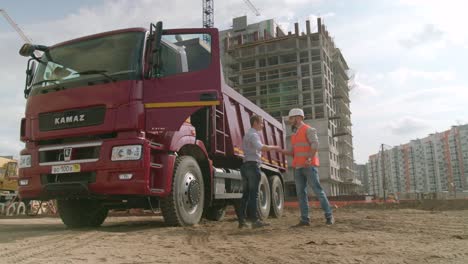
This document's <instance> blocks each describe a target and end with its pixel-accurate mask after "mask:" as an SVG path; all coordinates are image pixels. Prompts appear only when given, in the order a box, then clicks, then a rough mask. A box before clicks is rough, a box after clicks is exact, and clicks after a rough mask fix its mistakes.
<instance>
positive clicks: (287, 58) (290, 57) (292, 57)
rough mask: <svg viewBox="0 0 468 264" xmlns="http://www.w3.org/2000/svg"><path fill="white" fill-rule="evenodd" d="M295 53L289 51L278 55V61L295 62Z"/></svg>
mask: <svg viewBox="0 0 468 264" xmlns="http://www.w3.org/2000/svg"><path fill="white" fill-rule="evenodd" d="M296 61H297V58H296V53H290V54H285V55H281V56H280V63H290V62H296Z"/></svg>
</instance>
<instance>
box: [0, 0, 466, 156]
mask: <svg viewBox="0 0 468 264" xmlns="http://www.w3.org/2000/svg"><path fill="white" fill-rule="evenodd" d="M251 2H252V3H253V4H254V5H255V6H256V7H257V9H258V10H259V11H260V13H261V15H260V16H255V15H254V14H253V12H252V11H251V10H250V9H249V8H248V7H247V5H246V4H245V3H244V1H243V0H223V1H220V0H217V1H216V0H215V4H214V7H215V27H217V28H219V29H221V30H223V29H228V28H230V27H231V26H232V18H234V17H238V16H242V15H247V16H248V22H249V23H255V22H258V21H261V20H265V19H270V18H273V19H275V20H276V22H277V23H278V24H279V25H281V27H282V28H283V29H284V30H286V31H288V30H292V29H293V28H294V23H295V22H299V25H300V30H301V31H305V21H306V20H308V19H310V20H311V22H312V24H313V25H314V24H315V21H316V18H317V17H318V16H320V17H322V18H323V20H324V23H325V25H326V26H327V28H328V31H329V32H330V34H331V35H332V36H333V38H334V40H335V43H336V46H338V47H339V48H340V49H341V50H342V53H343V55H344V57H345V59H346V61H347V63H348V65H349V66H350V68H351V71H350V73H351V74H352V75H353V77H354V78H353V85H352V87H353V89H352V91H351V111H352V116H351V119H352V123H353V126H352V130H353V145H354V158H355V160H356V162H357V163H365V162H367V160H368V157H369V155H371V154H374V153H377V152H378V150H379V146H380V144H382V143H384V144H387V145H392V146H395V145H399V144H404V143H406V142H408V141H410V140H411V139H416V138H423V137H426V136H427V135H428V134H430V133H434V132H441V131H444V130H447V129H449V128H450V127H451V126H452V125H457V124H466V123H468V107H466V105H468V74H466V72H467V67H466V65H467V63H468V52H467V51H468V30H466V28H465V27H466V26H465V25H468V16H467V15H466V10H468V1H463V0H458V1H456V0H446V1H440V0H437V1H436V0H251ZM0 9H5V10H6V11H7V12H8V13H9V15H10V16H11V17H12V18H13V19H14V20H15V21H16V23H17V24H18V25H19V26H20V27H21V29H22V30H23V31H24V33H25V34H26V35H28V36H29V37H30V38H31V39H32V40H33V42H34V43H38V44H45V45H52V44H55V43H58V42H62V41H65V40H68V39H72V38H76V37H80V36H85V35H89V34H94V33H98V32H103V31H108V30H113V29H119V28H127V27H146V28H147V27H148V26H149V24H150V23H151V22H156V21H159V20H162V21H163V22H164V27H165V28H183V27H191V28H195V27H201V24H202V3H201V1H181V0H172V1H160V0H115V1H111V0H100V1H99V0H80V1H58V0H42V1H26V0H15V1H7V0H0ZM23 43H24V42H23V41H22V40H21V39H20V37H19V35H18V34H17V33H16V32H15V31H14V30H13V29H12V28H11V26H10V25H9V24H8V23H7V22H6V20H5V19H3V18H2V17H0V58H1V60H0V91H1V93H0V106H1V108H2V110H1V111H0V155H13V156H18V153H19V151H20V150H21V149H22V148H23V147H24V144H23V143H21V142H20V141H19V124H20V119H21V117H23V116H24V106H25V102H26V101H25V99H24V97H23V89H24V78H25V69H26V62H27V59H26V58H24V57H21V56H20V55H18V50H19V48H20V47H21V45H22V44H23Z"/></svg>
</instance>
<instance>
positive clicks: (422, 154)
mask: <svg viewBox="0 0 468 264" xmlns="http://www.w3.org/2000/svg"><path fill="white" fill-rule="evenodd" d="M367 169H368V175H369V180H370V183H369V185H370V186H369V190H370V192H371V193H373V194H376V195H377V196H379V197H384V191H385V194H396V195H397V196H402V197H408V198H416V197H424V196H430V197H455V196H457V195H458V197H464V196H468V179H467V177H468V173H467V169H468V124H467V125H462V126H453V127H452V128H451V129H450V130H447V131H444V132H441V133H435V134H431V135H429V136H428V137H426V138H423V139H416V140H411V141H410V142H409V143H407V144H403V145H400V146H397V147H393V148H391V149H387V150H384V151H381V152H380V153H377V154H374V155H371V156H370V157H369V163H368V164H367Z"/></svg>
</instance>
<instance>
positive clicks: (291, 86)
mask: <svg viewBox="0 0 468 264" xmlns="http://www.w3.org/2000/svg"><path fill="white" fill-rule="evenodd" d="M280 88H281V92H282V93H291V92H297V82H296V81H289V82H282V83H280Z"/></svg>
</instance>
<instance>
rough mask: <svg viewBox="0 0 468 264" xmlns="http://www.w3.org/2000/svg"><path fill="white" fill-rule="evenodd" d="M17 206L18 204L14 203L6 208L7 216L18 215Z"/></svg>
mask: <svg viewBox="0 0 468 264" xmlns="http://www.w3.org/2000/svg"><path fill="white" fill-rule="evenodd" d="M16 204H17V203H12V204H10V205H8V206H7V208H6V216H14V215H15V213H16Z"/></svg>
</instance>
